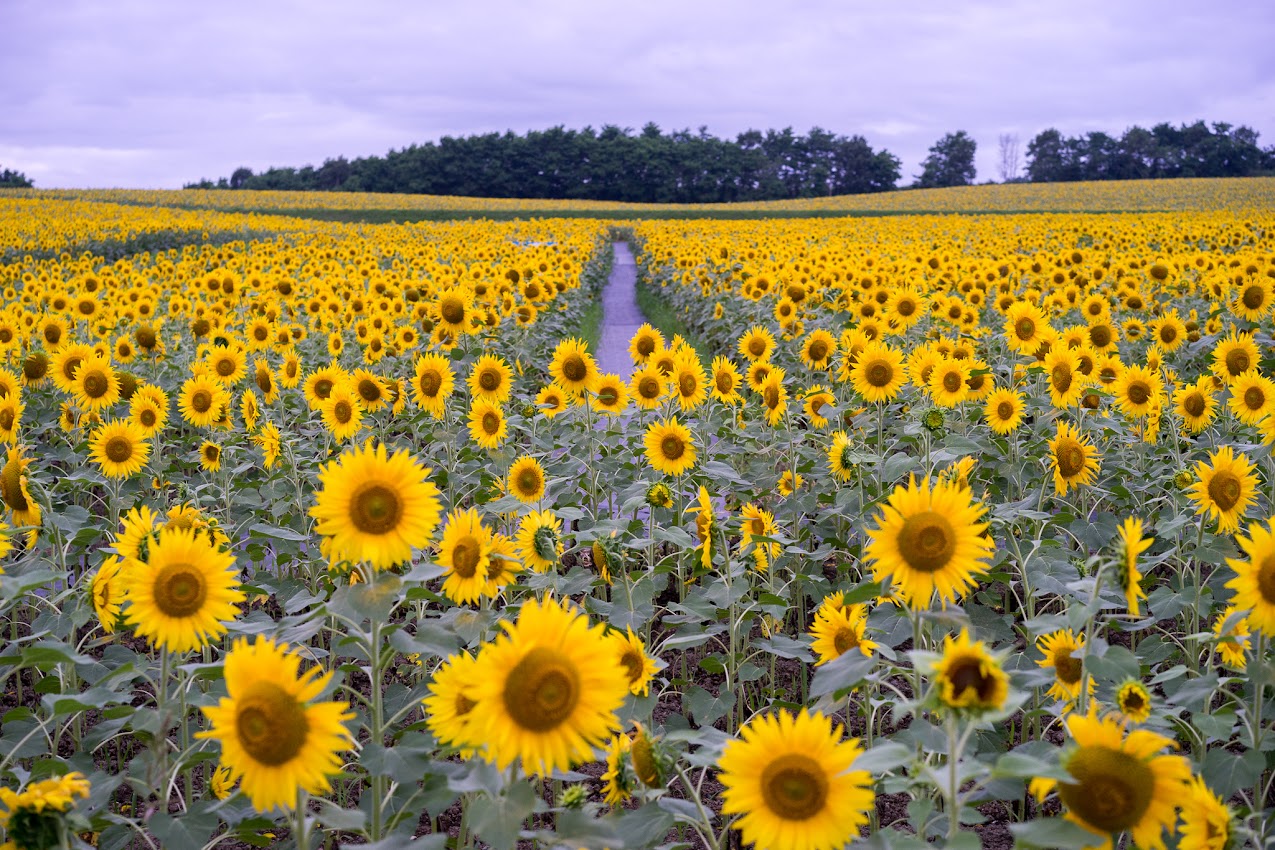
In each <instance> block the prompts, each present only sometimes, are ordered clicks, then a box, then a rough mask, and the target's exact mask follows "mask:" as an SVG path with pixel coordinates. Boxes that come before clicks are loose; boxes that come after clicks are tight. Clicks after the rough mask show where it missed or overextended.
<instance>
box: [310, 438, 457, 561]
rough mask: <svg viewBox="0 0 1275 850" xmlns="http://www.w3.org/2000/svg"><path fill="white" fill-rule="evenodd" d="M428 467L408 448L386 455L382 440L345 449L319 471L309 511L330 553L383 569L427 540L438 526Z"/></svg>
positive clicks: (435, 491)
mask: <svg viewBox="0 0 1275 850" xmlns="http://www.w3.org/2000/svg"><path fill="white" fill-rule="evenodd" d="M429 473H430V470H429V469H426V468H425V467H422V466H421V465H420V464H419V463H418V462H417V461H416V459H415V458H414V457H412V456H411V455H410V454H409V453H408V452H406V451H397V452H395V453H394V454H393V455H392V456H387V453H386V449H385V445H384V444H381V445H378V446H376V447H375V448H373V447H372V441H371V440H368V441H367V443H365V444H364V446H363V448H362V449H356V450H352V451H346V452H345V453H343V454H342V455H341V457H340V458H338V459H337V460H335V461H332V462H329V463H328V464H326V465H325V466H324V467H323V469H322V470H321V471H320V472H319V486H320V489H319V492H318V495H317V497H316V503H315V505H314V507H313V508H311V509H310V515H311V516H313V517H314V518H315V519H316V520H318V524H317V526H316V528H315V530H316V531H318V533H319V534H321V535H324V536H325V537H330V538H332V549H333V556H334V557H335V558H338V559H344V560H349V561H354V562H365V563H368V564H371V565H372V566H373V567H374V568H375V569H387V568H389V567H393V566H395V565H397V564H401V563H403V562H405V561H408V560H410V559H411V557H412V550H413V549H423V548H425V547H426V546H428V545H429V541H430V538H431V537H432V536H433V534H434V529H435V528H437V527H438V520H439V516H440V513H441V512H440V504H439V501H438V495H439V494H438V488H437V487H435V486H434V484H433V483H432V482H431V481H429V480H428V476H429Z"/></svg>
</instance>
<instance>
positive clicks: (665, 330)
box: [637, 277, 713, 369]
mask: <svg viewBox="0 0 1275 850" xmlns="http://www.w3.org/2000/svg"><path fill="white" fill-rule="evenodd" d="M637 305H638V310H639V311H641V313H642V318H643V319H645V320H646V321H647V322H649V323H650V324H651V326H652V327H653V328H655V329H656V330H657V331H659V332H660V333H661V334H663V336H664V343H665V345H667V344H669V343H670V342H672V341H673V336H674V335H676V334H681V336H682V339H684V340H686V341H687V342H688V343H690V344H691V347H692V348H694V349H695V353H696V355H698V356H699V360H700V362H701V363H703V364H704V368H705V369H707V368H709V366H711V365H712V363H713V352H712V350H711V349H710V348H709V347H708V345H707V344H706V343H705V342H704V340H703V339H701V338H700V336H699V334H697V333H695V331H694V330H692V329H691V327H690V326H689V325H687V324H686V322H685V320H683V318H682V317H681V316H680V315H678V313H677V310H675V309H674V307H673V305H672V304H671V303H669V301H668V300H667V299H666V298H664V296H663V295H661V294H660V292H659V290H658V289H656V288H655V287H654V286H652V285H651V284H650V283H649V282H648V281H645V280H643V279H642V278H641V277H639V278H638V282H637Z"/></svg>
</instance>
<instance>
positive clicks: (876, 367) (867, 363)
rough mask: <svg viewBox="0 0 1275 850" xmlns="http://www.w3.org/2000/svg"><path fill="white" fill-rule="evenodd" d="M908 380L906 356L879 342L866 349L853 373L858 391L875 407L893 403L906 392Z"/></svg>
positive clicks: (851, 379) (851, 378)
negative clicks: (900, 394)
mask: <svg viewBox="0 0 1275 850" xmlns="http://www.w3.org/2000/svg"><path fill="white" fill-rule="evenodd" d="M904 378H905V374H904V371H903V354H902V353H901V352H899V351H897V350H895V349H893V348H891V347H890V346H888V345H886V344H885V343H879V342H874V343H871V344H869V345H868V346H867V347H866V348H864V349H863V352H862V353H861V354H860V355H859V360H858V362H856V363H855V365H854V367H853V368H852V369H851V370H850V381H851V384H852V385H853V386H854V391H855V392H857V393H858V394H859V395H861V396H863V398H864V399H865V400H866V401H869V402H872V403H873V404H877V403H879V402H883V401H892V400H893V399H894V397H895V396H897V395H898V394H899V392H900V391H901V390H902V389H903V383H904Z"/></svg>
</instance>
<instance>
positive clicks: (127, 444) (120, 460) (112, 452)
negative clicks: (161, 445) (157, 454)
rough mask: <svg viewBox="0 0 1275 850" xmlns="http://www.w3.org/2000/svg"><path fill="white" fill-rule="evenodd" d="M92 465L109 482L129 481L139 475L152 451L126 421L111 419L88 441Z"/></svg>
mask: <svg viewBox="0 0 1275 850" xmlns="http://www.w3.org/2000/svg"><path fill="white" fill-rule="evenodd" d="M89 449H90V450H91V451H92V458H93V462H94V463H96V464H97V465H98V466H100V467H101V468H102V474H103V475H105V476H106V477H108V478H128V477H130V476H132V475H136V474H137V473H138V472H140V471H141V469H142V466H144V465H145V464H146V461H147V459H148V458H149V457H150V451H151V447H150V444H149V443H147V442H146V440H145V438H144V437H143V436H142V434H141V431H140V429H138V427H137V426H136V425H134V424H133V423H132V422H130V421H128V420H127V419H113V420H111V421H110V422H105V423H103V424H102V425H99V426H98V427H97V428H96V429H94V431H93V435H92V436H91V437H90V438H89Z"/></svg>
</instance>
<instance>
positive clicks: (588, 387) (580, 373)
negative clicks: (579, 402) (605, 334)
mask: <svg viewBox="0 0 1275 850" xmlns="http://www.w3.org/2000/svg"><path fill="white" fill-rule="evenodd" d="M549 374H550V375H551V376H552V377H553V380H554V381H555V382H556V383H557V384H558V386H560V387H562V388H563V389H564V390H566V391H567V392H569V393H574V394H576V395H579V394H580V393H583V392H590V391H592V390H593V385H594V382H595V381H596V380H597V378H598V366H597V363H595V362H594V360H593V357H592V356H591V355H590V354H589V351H588V349H587V348H585V345H584V341H583V340H579V339H564V340H562V341H561V342H559V343H558V345H557V347H556V348H555V349H554V351H553V360H552V361H550V363H549Z"/></svg>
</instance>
